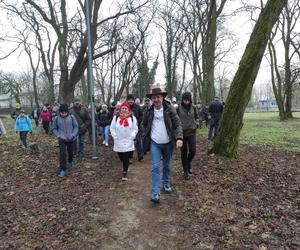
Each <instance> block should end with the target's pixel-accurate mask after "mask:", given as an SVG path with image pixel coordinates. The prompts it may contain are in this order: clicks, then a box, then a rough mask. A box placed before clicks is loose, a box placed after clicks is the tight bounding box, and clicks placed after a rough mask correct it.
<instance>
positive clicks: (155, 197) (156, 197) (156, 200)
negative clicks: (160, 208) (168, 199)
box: [151, 193, 160, 203]
mask: <svg viewBox="0 0 300 250" xmlns="http://www.w3.org/2000/svg"><path fill="white" fill-rule="evenodd" d="M159 198H160V195H159V194H156V193H153V194H152V195H151V201H152V202H153V203H159Z"/></svg>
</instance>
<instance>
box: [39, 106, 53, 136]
mask: <svg viewBox="0 0 300 250" xmlns="http://www.w3.org/2000/svg"><path fill="white" fill-rule="evenodd" d="M40 120H41V121H42V124H43V129H44V130H45V132H46V134H49V129H50V123H51V121H52V113H51V111H49V110H48V109H47V107H46V106H44V107H43V110H42V112H41V114H40Z"/></svg>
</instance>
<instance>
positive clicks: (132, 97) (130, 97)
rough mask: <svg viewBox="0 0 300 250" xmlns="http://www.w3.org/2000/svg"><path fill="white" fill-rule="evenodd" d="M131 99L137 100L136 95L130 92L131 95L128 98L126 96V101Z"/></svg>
mask: <svg viewBox="0 0 300 250" xmlns="http://www.w3.org/2000/svg"><path fill="white" fill-rule="evenodd" d="M130 99H133V100H135V98H134V95H133V94H129V95H128V96H127V98H126V101H128V100H130Z"/></svg>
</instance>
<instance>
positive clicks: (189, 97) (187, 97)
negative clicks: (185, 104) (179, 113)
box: [181, 92, 192, 102]
mask: <svg viewBox="0 0 300 250" xmlns="http://www.w3.org/2000/svg"><path fill="white" fill-rule="evenodd" d="M183 100H186V101H191V102H192V94H191V92H185V93H183V94H182V97H181V101H183Z"/></svg>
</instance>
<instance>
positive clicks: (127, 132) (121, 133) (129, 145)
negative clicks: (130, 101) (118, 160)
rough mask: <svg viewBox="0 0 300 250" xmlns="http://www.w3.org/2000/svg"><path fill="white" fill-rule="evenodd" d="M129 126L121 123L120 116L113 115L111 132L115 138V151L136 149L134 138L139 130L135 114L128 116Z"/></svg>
mask: <svg viewBox="0 0 300 250" xmlns="http://www.w3.org/2000/svg"><path fill="white" fill-rule="evenodd" d="M128 123H129V126H127V127H124V126H121V125H120V118H119V117H118V118H117V119H116V117H113V119H112V122H111V124H110V133H111V135H112V137H113V139H114V148H113V150H114V151H115V152H129V151H134V139H135V136H136V134H137V132H138V126H137V121H136V118H135V117H134V116H132V117H131V116H130V117H128Z"/></svg>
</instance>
